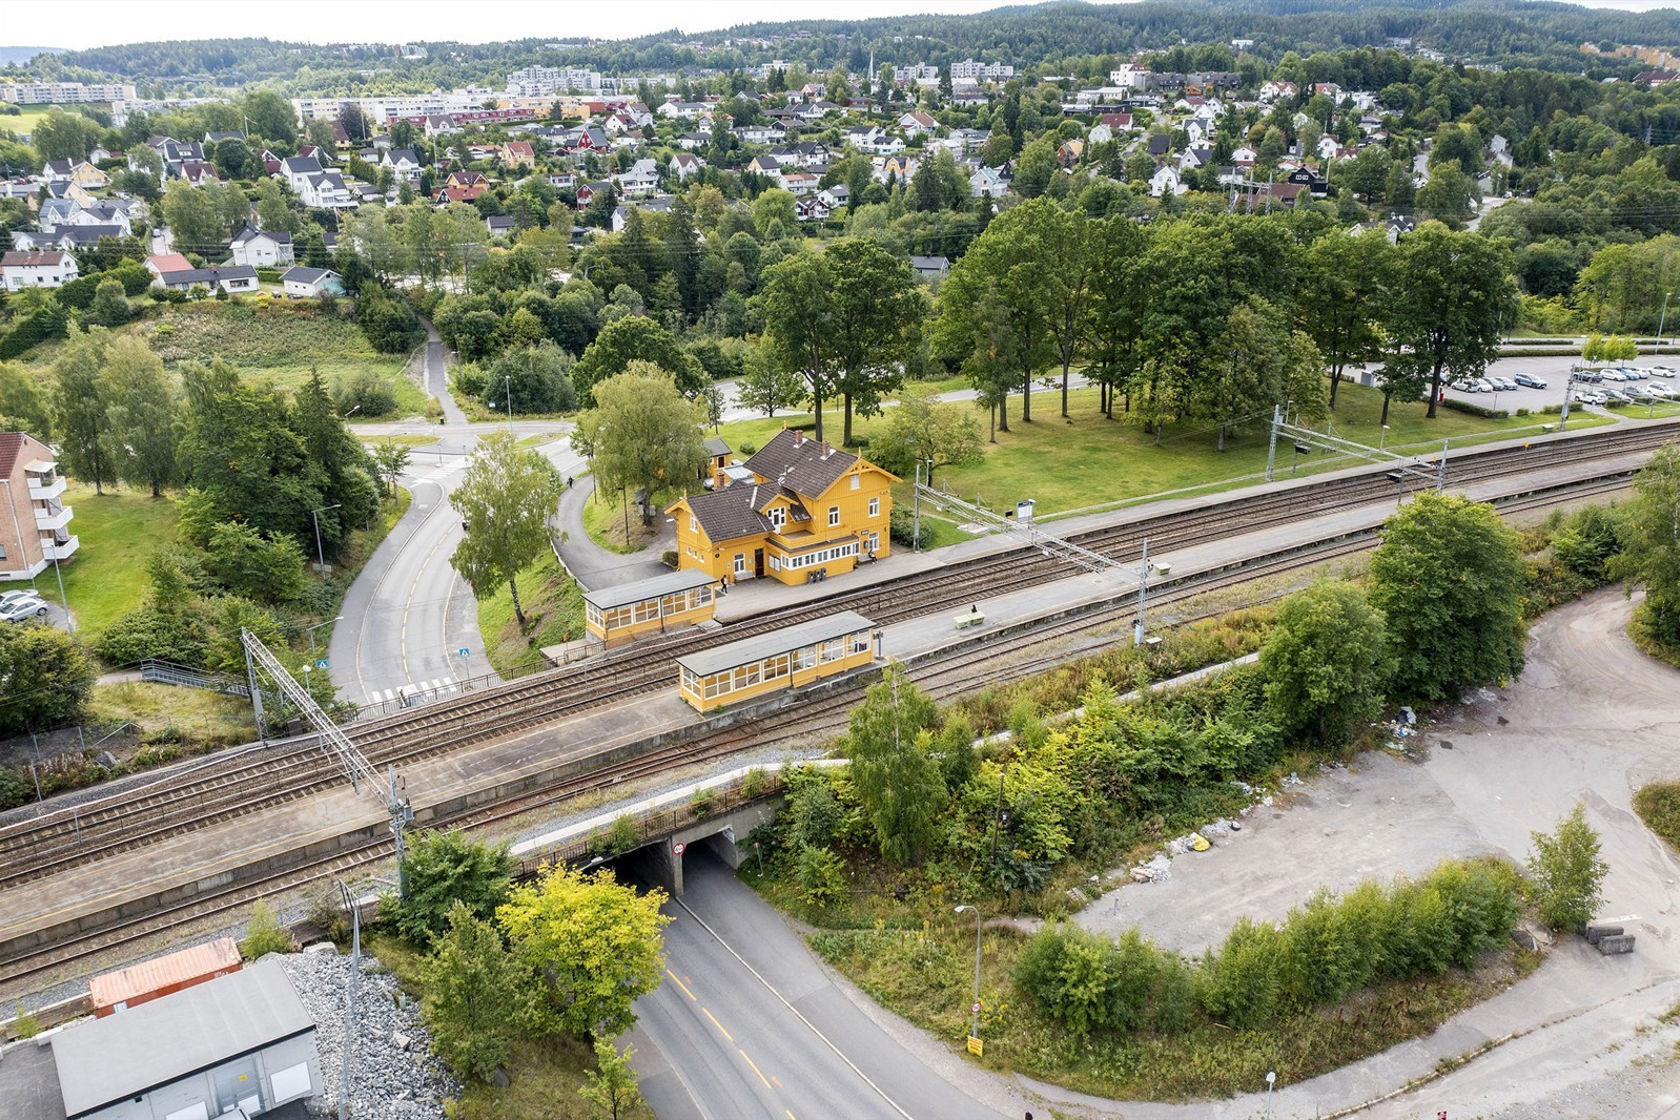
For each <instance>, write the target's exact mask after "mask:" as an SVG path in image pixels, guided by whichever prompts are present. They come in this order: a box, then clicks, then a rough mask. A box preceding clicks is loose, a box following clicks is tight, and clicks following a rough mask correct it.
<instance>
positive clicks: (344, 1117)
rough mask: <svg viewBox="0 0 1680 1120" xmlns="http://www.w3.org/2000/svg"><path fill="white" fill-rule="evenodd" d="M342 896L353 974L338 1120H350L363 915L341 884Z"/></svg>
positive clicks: (347, 986) (348, 981) (348, 980)
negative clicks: (351, 1066) (348, 921)
mask: <svg viewBox="0 0 1680 1120" xmlns="http://www.w3.org/2000/svg"><path fill="white" fill-rule="evenodd" d="M338 890H339V894H340V895H341V896H342V897H343V899H344V907H345V909H347V910H349V911H350V972H349V974H348V975H346V976H345V978H344V1056H343V1059H342V1061H341V1063H340V1066H339V1078H338V1120H350V1065H351V1062H352V1061H353V1059H354V1056H355V1038H356V978H357V976H359V975H360V974H361V971H362V912H361V910H360V909H358V908H357V906H356V896H355V895H353V894H351V893H350V888H349V887H347V886H345V885H344V880H342V879H340V880H339V881H338Z"/></svg>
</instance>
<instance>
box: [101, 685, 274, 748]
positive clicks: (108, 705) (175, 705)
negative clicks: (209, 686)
mask: <svg viewBox="0 0 1680 1120" xmlns="http://www.w3.org/2000/svg"><path fill="white" fill-rule="evenodd" d="M88 716H89V722H91V723H95V724H101V723H118V722H121V721H122V720H128V721H130V722H132V723H134V724H137V725H138V726H139V728H140V730H141V732H142V734H143V735H146V736H159V735H163V737H164V738H165V739H167V741H168V742H169V743H170V744H171V745H176V746H178V747H179V748H180V749H181V753H183V754H198V753H201V752H203V751H207V750H214V749H216V748H219V747H229V746H233V745H235V744H237V743H246V742H250V740H251V739H252V738H253V737H254V736H255V735H256V720H255V718H254V717H253V716H252V714H251V702H250V701H249V700H246V699H244V698H242V697H238V696H224V695H222V694H221V693H218V692H201V691H199V690H197V689H191V688H176V687H174V686H172V685H166V684H145V683H142V682H140V681H123V682H121V683H119V684H100V685H95V686H94V688H93V696H92V697H91V698H90V699H89V701H88ZM164 733H167V734H166V735H165V734H164Z"/></svg>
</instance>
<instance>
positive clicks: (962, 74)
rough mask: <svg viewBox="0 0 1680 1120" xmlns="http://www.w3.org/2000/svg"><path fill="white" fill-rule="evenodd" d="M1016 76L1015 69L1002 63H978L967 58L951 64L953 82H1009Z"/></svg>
mask: <svg viewBox="0 0 1680 1120" xmlns="http://www.w3.org/2000/svg"><path fill="white" fill-rule="evenodd" d="M1014 76H1015V67H1013V66H1009V65H1006V64H1005V63H1002V62H976V61H974V60H973V59H972V58H965V59H963V60H962V61H961V62H953V63H951V80H952V81H953V82H1007V81H1008V80H1009V79H1010V78H1013V77H1014Z"/></svg>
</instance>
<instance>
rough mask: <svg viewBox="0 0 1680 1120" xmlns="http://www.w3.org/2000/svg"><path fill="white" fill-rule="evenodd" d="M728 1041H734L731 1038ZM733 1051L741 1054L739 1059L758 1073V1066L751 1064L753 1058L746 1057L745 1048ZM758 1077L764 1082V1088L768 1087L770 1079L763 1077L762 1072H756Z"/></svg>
mask: <svg viewBox="0 0 1680 1120" xmlns="http://www.w3.org/2000/svg"><path fill="white" fill-rule="evenodd" d="M730 1041H734V1040H733V1039H731V1040H730ZM735 1052H736V1053H737V1054H739V1055H741V1060H742V1061H744V1062H746V1063H747V1065H749V1066H752V1071H753V1072H754V1073H758V1067H757V1066H754V1065H753V1060H752V1059H751V1058H749V1057H747V1052H746V1051H745V1050H741V1049H737V1050H736V1051H735ZM758 1079H759V1080H760V1081H762V1082H764V1087H765V1088H766V1089H768V1088H770V1079H769V1078H767V1077H765V1076H764V1075H763V1074H762V1073H758Z"/></svg>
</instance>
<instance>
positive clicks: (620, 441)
mask: <svg viewBox="0 0 1680 1120" xmlns="http://www.w3.org/2000/svg"><path fill="white" fill-rule="evenodd" d="M701 419H702V417H701V412H700V409H699V407H698V406H697V405H696V404H695V403H694V402H692V401H689V400H687V399H686V398H684V397H683V395H682V394H681V393H680V392H678V391H677V387H676V384H675V382H673V381H672V380H671V376H670V374H668V373H666V372H665V371H664V370H662V369H660V368H658V367H657V366H654V365H651V364H649V363H647V362H641V361H633V362H631V363H630V364H629V365H628V366H627V367H626V368H625V370H624V372H623V373H620V374H617V375H615V376H613V377H609V378H607V379H606V380H605V381H602V382H600V383H599V384H597V385H596V386H595V407H594V408H592V409H589V410H588V411H587V412H584V413H581V414H579V416H578V419H577V424H578V427H577V431H578V433H579V439H578V440H576V441H575V444H576V445H577V446H579V448H580V450H581V449H582V448H583V447H587V448H589V456H590V458H591V459H592V460H593V462H594V464H595V478H596V485H597V486H598V487H599V489H600V490H601V491H602V492H606V491H610V490H619V489H628V490H642V491H645V492H646V494H647V495H648V497H649V499H650V500H651V499H652V497H653V495H654V494H656V493H658V492H659V491H661V490H664V489H667V488H669V487H672V486H676V485H680V484H682V483H684V482H686V481H688V480H689V479H692V478H694V477H695V474H696V472H697V471H698V470H699V467H700V464H701V463H702V462H703V461H704V460H705V458H706V447H705V443H704V441H703V440H702V438H701V434H700V421H701Z"/></svg>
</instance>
